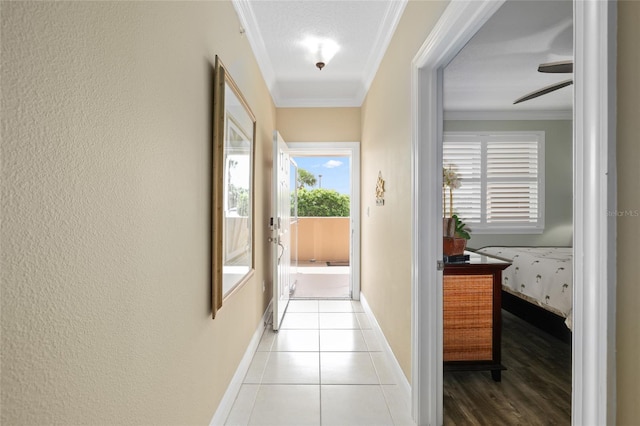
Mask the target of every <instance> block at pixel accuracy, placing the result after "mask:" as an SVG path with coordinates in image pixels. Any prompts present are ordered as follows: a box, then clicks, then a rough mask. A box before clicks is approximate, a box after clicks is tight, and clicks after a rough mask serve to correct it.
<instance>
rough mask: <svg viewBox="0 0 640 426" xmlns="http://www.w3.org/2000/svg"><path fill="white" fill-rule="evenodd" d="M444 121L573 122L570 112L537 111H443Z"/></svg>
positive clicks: (571, 112)
mask: <svg viewBox="0 0 640 426" xmlns="http://www.w3.org/2000/svg"><path fill="white" fill-rule="evenodd" d="M444 119H445V121H448V120H479V121H490V120H496V121H507V120H531V121H534V120H573V111H572V110H559V111H548V110H544V111H543V110H537V111H508V110H504V111H445V112H444Z"/></svg>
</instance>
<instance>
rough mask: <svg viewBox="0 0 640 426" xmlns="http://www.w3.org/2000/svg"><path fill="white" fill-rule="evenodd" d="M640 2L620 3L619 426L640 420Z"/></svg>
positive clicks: (618, 143) (618, 155)
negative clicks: (639, 255)
mask: <svg viewBox="0 0 640 426" xmlns="http://www.w3.org/2000/svg"><path fill="white" fill-rule="evenodd" d="M638 22H640V2H637V1H620V2H618V135H617V138H618V139H617V160H618V212H619V214H621V216H618V247H617V252H618V253H617V254H618V288H617V291H618V298H617V299H618V306H617V311H618V312H617V336H616V345H617V352H618V355H617V370H618V374H617V381H618V382H617V398H618V411H617V412H618V416H617V419H616V422H617V424H619V425H636V424H638V422H639V421H640V420H639V419H640V404H638V395H640V369H639V368H638V360H639V359H640V331H639V330H638V316H639V314H638V313H639V312H640V278H638V241H640V167H638V165H640V143H639V141H638V135H640V120H638V112H639V111H640V79H639V77H638V76H640V49H638V41H640V26H638Z"/></svg>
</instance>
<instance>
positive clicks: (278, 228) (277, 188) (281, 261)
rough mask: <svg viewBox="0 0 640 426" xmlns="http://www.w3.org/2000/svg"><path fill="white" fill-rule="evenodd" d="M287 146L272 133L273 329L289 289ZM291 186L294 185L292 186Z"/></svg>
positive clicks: (289, 217)
mask: <svg viewBox="0 0 640 426" xmlns="http://www.w3.org/2000/svg"><path fill="white" fill-rule="evenodd" d="M290 161H291V160H290V155H289V147H288V146H287V144H286V143H285V141H284V140H283V139H282V136H280V133H278V131H275V132H274V133H273V180H272V182H273V190H272V193H273V199H272V206H273V214H272V217H271V221H272V222H271V225H272V226H271V228H272V232H273V234H272V237H271V241H272V242H273V243H274V244H273V246H272V247H273V250H272V253H273V256H272V265H273V329H274V330H279V329H280V323H281V322H282V318H283V317H284V313H285V311H286V310H287V305H288V303H289V292H290V290H291V285H292V282H291V229H290V224H291V191H290V178H291V176H290V174H291V162H290ZM294 186H295V185H294Z"/></svg>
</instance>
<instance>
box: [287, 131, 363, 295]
mask: <svg viewBox="0 0 640 426" xmlns="http://www.w3.org/2000/svg"><path fill="white" fill-rule="evenodd" d="M287 144H288V145H289V151H290V153H291V156H292V157H294V156H305V155H323V156H332V155H344V156H349V157H350V159H351V195H350V198H351V206H350V211H349V214H350V216H351V224H350V234H351V239H350V241H351V247H350V253H351V259H349V266H350V268H349V272H350V275H351V277H350V280H349V281H350V292H351V298H352V299H353V300H360V142H288V143H287Z"/></svg>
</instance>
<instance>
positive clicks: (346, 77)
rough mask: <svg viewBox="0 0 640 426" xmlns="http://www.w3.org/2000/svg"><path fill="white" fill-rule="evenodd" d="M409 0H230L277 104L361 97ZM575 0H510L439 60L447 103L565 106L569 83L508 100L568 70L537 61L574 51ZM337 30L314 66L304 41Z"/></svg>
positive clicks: (547, 109)
mask: <svg viewBox="0 0 640 426" xmlns="http://www.w3.org/2000/svg"><path fill="white" fill-rule="evenodd" d="M405 5H406V0H390V1H382V0H356V1H348V0H341V1H334V0H275V1H273V0H234V6H235V8H236V11H237V12H238V16H239V17H240V21H241V23H242V25H243V27H244V28H245V30H246V34H247V38H248V39H249V42H250V43H251V46H252V49H253V51H254V53H255V54H256V57H257V60H258V63H259V65H260V69H261V70H262V73H263V76H264V78H265V80H266V82H267V85H268V86H269V90H270V92H271V95H272V96H273V99H274V102H275V104H276V106H278V107H311V106H360V105H361V104H362V101H363V100H364V97H365V95H366V92H367V90H368V89H369V86H370V84H371V81H372V80H373V77H374V75H375V73H376V71H377V69H378V66H379V64H380V61H381V60H382V57H383V56H384V53H385V51H386V49H387V46H388V44H389V41H390V39H391V37H392V36H393V32H394V31H395V28H396V26H397V23H398V21H399V19H400V17H401V15H402V12H403V11H404V8H405ZM572 36H573V21H572V1H571V0H553V1H535V0H534V1H529V0H508V1H507V2H506V3H505V4H504V5H503V6H502V7H501V8H500V10H498V12H496V14H495V15H494V16H493V17H492V18H491V19H490V20H489V21H488V22H487V23H486V24H485V25H484V27H483V28H481V29H480V31H479V32H478V33H477V34H476V36H475V37H474V38H473V39H472V40H471V41H470V42H469V43H468V44H467V46H465V48H464V49H463V50H462V52H461V53H460V54H459V55H458V56H457V57H456V58H454V60H453V61H452V62H451V63H450V64H449V66H448V67H447V68H446V69H445V73H444V75H445V86H444V105H445V111H447V112H453V113H455V112H469V111H472V112H500V113H503V112H509V113H512V112H516V113H523V112H527V111H534V110H535V111H539V112H540V111H542V112H544V113H545V114H547V115H548V114H555V113H557V112H561V113H567V112H569V111H570V110H571V108H572V97H573V89H572V86H569V87H567V88H564V89H560V90H558V91H556V92H553V93H551V94H548V95H545V96H542V97H540V98H537V99H534V100H531V101H526V102H523V103H521V104H518V105H512V103H513V101H514V100H515V99H517V98H519V97H520V96H522V95H524V94H527V93H529V92H532V91H534V90H537V89H540V88H542V87H544V86H548V85H550V84H554V83H558V82H560V81H562V80H565V79H568V78H571V75H570V74H543V73H539V72H538V71H537V67H538V64H540V63H544V62H551V61H558V60H566V59H571V58H572V54H573V39H572ZM307 37H322V38H330V39H332V40H334V41H335V42H336V43H337V44H338V46H339V50H338V51H337V53H336V54H335V56H334V57H333V59H332V60H331V61H330V62H328V63H327V65H326V67H325V68H324V69H323V70H322V71H319V70H318V69H317V68H316V67H315V62H316V60H315V59H314V58H313V57H312V55H311V54H310V53H309V51H308V50H307V48H305V46H304V45H303V43H302V42H303V40H304V39H305V38H307Z"/></svg>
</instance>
